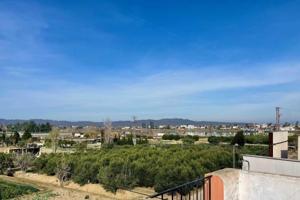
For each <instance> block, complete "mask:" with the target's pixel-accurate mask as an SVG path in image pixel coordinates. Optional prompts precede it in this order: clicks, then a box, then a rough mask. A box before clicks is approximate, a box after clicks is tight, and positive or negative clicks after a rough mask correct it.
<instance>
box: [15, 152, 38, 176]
mask: <svg viewBox="0 0 300 200" xmlns="http://www.w3.org/2000/svg"><path fill="white" fill-rule="evenodd" d="M33 161H34V157H33V155H32V154H30V153H25V154H22V155H19V156H17V157H16V163H17V166H18V167H20V168H21V170H22V171H24V172H26V171H27V170H28V168H29V167H30V166H32V164H33Z"/></svg>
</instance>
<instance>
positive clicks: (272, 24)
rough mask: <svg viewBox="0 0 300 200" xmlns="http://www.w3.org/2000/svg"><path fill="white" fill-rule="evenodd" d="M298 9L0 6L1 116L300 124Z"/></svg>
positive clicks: (274, 5) (287, 5)
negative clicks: (278, 118) (277, 116)
mask: <svg viewBox="0 0 300 200" xmlns="http://www.w3.org/2000/svg"><path fill="white" fill-rule="evenodd" d="M299 10H300V1H290V0H281V1H280V0H272V1H271V0H258V1H255V0H251V1H250V0H243V1H240V0H225V1H215V0H210V1H200V0H199V1H174V0H173V1H168V0H164V1H146V0H145V1H144V0H131V1H127V0H119V1H117V0H116V1H113V0H109V1H106V0H95V1H93V0H78V1H70V0H40V1H38V0H36V1H35V0H26V1H23V0H0V118H6V119H37V118H38V119H54V120H71V121H77V120H91V121H102V120H104V119H106V118H110V119H112V120H130V119H131V118H132V116H137V119H149V118H151V119H160V118H174V117H177V118H189V119H192V120H205V121H226V122H233V121H235V122H274V120H275V107H276V106H279V107H281V108H282V110H281V112H282V121H290V122H295V121H297V120H299V121H300V20H299V19H300V12H299Z"/></svg>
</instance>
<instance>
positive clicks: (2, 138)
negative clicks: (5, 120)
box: [0, 133, 6, 144]
mask: <svg viewBox="0 0 300 200" xmlns="http://www.w3.org/2000/svg"><path fill="white" fill-rule="evenodd" d="M0 141H1V142H2V143H3V144H5V142H6V134H5V133H2V135H1V137H0Z"/></svg>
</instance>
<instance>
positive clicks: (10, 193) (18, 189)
mask: <svg viewBox="0 0 300 200" xmlns="http://www.w3.org/2000/svg"><path fill="white" fill-rule="evenodd" d="M37 191H38V189H36V188H34V187H32V186H30V185H23V184H17V183H12V182H8V181H4V180H1V179H0V200H2V199H3V200H4V199H12V198H15V197H17V196H20V195H24V194H30V193H33V192H37Z"/></svg>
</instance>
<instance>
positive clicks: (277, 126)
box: [275, 107, 281, 131]
mask: <svg viewBox="0 0 300 200" xmlns="http://www.w3.org/2000/svg"><path fill="white" fill-rule="evenodd" d="M280 116H281V115H280V107H276V125H275V130H276V131H279V130H280Z"/></svg>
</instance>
